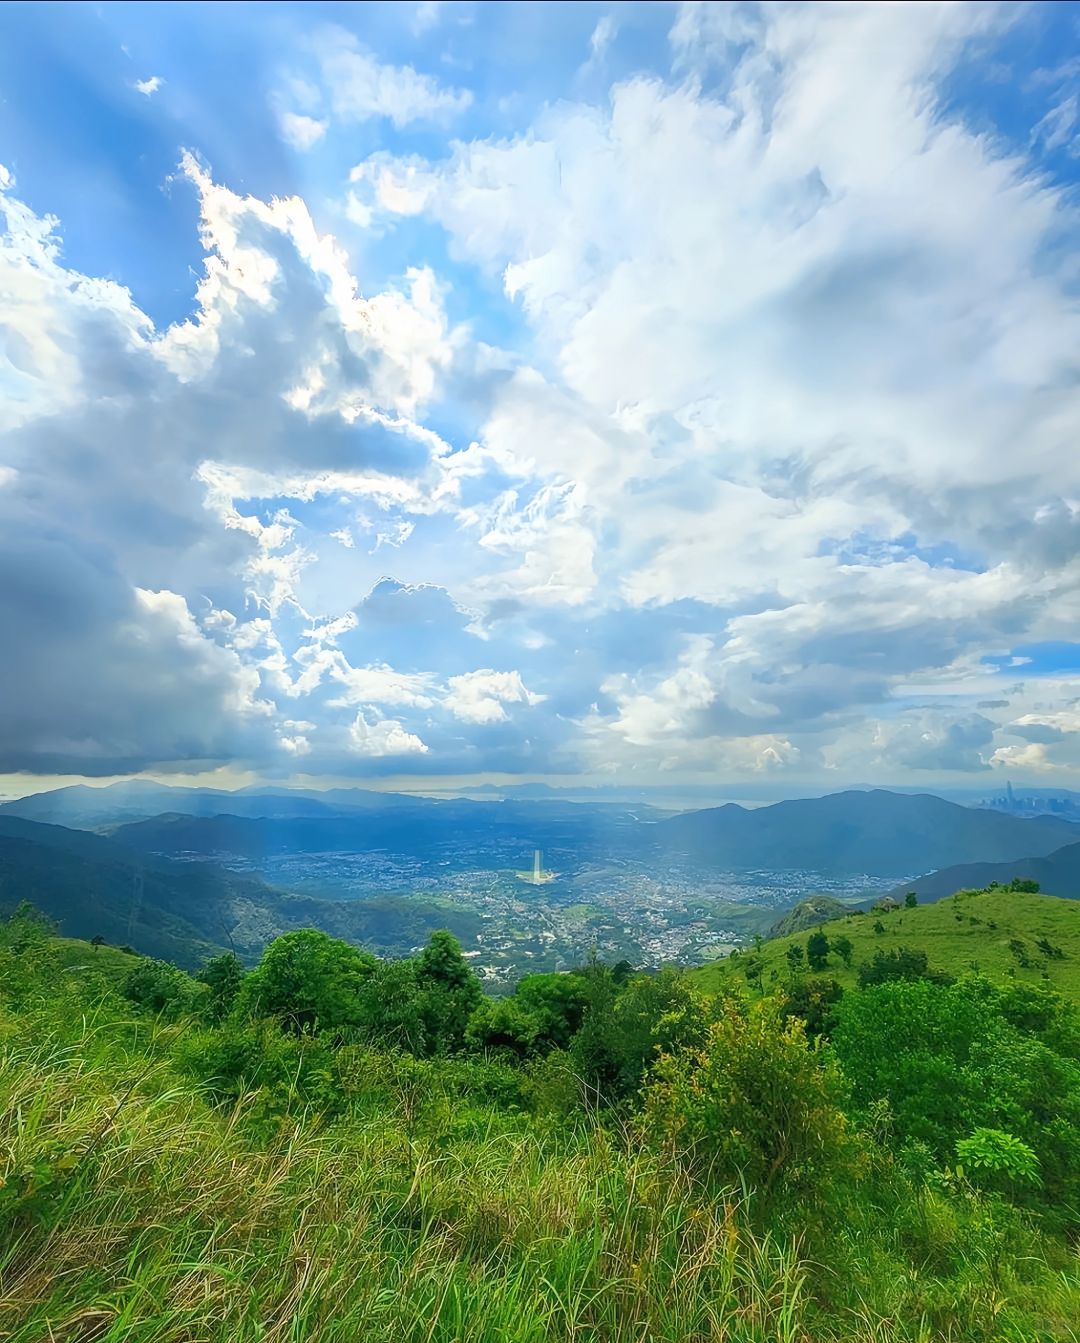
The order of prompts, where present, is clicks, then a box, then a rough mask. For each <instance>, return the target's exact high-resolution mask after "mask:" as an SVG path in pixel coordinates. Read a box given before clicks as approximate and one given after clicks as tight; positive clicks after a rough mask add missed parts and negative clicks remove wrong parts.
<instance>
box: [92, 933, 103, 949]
mask: <svg viewBox="0 0 1080 1343" xmlns="http://www.w3.org/2000/svg"><path fill="white" fill-rule="evenodd" d="M90 945H91V946H92V947H93V948H94V950H95V951H97V950H98V948H99V947H103V946H104V945H105V939H104V938H103V937H102V936H101V934H100V933H95V934H94V936H93V937H92V938H91V939H90Z"/></svg>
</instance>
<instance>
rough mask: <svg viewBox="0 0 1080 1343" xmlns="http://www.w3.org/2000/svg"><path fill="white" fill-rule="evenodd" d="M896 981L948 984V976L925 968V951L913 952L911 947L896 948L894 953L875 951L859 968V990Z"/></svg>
mask: <svg viewBox="0 0 1080 1343" xmlns="http://www.w3.org/2000/svg"><path fill="white" fill-rule="evenodd" d="M896 979H931V980H934V981H935V982H936V983H948V982H950V981H949V976H947V975H944V974H942V973H940V972H938V971H933V970H929V969H928V968H927V956H926V952H925V951H915V950H913V949H912V948H911V947H897V948H896V949H895V950H894V951H876V952H875V953H874V959H873V960H872V961H870V962H869V963H868V964H866V965H860V966H859V987H860V988H868V987H869V986H870V985H872V984H888V983H889V982H891V981H892V980H896Z"/></svg>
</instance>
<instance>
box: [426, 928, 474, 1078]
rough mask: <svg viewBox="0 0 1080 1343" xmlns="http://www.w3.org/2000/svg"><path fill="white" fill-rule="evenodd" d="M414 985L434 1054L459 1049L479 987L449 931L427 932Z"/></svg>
mask: <svg viewBox="0 0 1080 1343" xmlns="http://www.w3.org/2000/svg"><path fill="white" fill-rule="evenodd" d="M416 985H417V989H418V991H419V995H420V1009H421V1015H422V1018H423V1020H424V1023H425V1026H426V1029H427V1036H428V1042H429V1048H431V1049H432V1051H433V1052H435V1053H444V1052H446V1051H448V1050H453V1049H460V1048H461V1047H462V1046H463V1045H464V1043H465V1029H466V1027H467V1026H468V1024H469V1018H470V1017H471V1016H472V1014H473V1012H474V1011H475V1010H476V1008H477V1006H478V1005H479V1003H480V999H481V998H482V997H483V990H482V989H481V987H480V980H479V979H478V978H477V975H476V972H475V971H474V970H473V968H472V967H471V966H470V965H469V963H468V961H466V959H465V957H464V956H463V955H462V954H461V943H460V942H459V941H458V940H457V938H456V937H455V936H454V935H453V933H449V932H446V931H445V930H442V931H439V932H435V933H432V934H431V937H430V939H429V941H428V944H427V946H426V947H425V948H424V950H423V951H422V952H421V953H420V955H419V956H418V957H417V958H416Z"/></svg>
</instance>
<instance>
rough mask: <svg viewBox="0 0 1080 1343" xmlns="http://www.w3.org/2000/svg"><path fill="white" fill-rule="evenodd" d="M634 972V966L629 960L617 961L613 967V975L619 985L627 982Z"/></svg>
mask: <svg viewBox="0 0 1080 1343" xmlns="http://www.w3.org/2000/svg"><path fill="white" fill-rule="evenodd" d="M633 973H634V967H633V966H632V965H631V964H630V962H629V961H616V962H615V964H614V965H613V966H612V967H611V977H612V979H613V980H614V981H615V983H616V984H617V985H619V986H621V985H623V984H625V983H626V981H627V980H628V979H629V978H630V976H631V975H632V974H633Z"/></svg>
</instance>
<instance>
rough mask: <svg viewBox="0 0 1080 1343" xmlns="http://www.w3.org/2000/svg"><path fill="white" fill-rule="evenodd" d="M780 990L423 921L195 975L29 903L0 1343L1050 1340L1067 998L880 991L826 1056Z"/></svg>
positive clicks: (20, 934)
mask: <svg viewBox="0 0 1080 1343" xmlns="http://www.w3.org/2000/svg"><path fill="white" fill-rule="evenodd" d="M992 898H993V899H1000V898H1001V897H1000V896H998V895H995V896H994V897H992ZM968 903H969V904H970V905H971V907H972V908H976V907H982V906H978V905H977V901H974V900H973V901H969V902H968ZM963 904H964V902H963V901H961V902H958V906H962V905H963ZM1058 905H1059V902H1057V901H1052V900H1047V898H1046V897H1042V898H1039V897H1032V898H1030V899H1029V900H1028V902H1027V908H1028V909H1029V911H1035V910H1038V911H1040V913H1039V918H1040V919H1042V920H1043V922H1042V923H1040V924H1039V927H1040V928H1045V929H1046V931H1048V932H1050V933H1053V934H1054V935H1055V936H1056V937H1057V939H1058V940H1060V941H1064V937H1063V935H1062V933H1060V932H1059V931H1058V929H1057V925H1056V924H1055V923H1053V921H1052V920H1051V918H1050V914H1049V913H1048V912H1046V911H1056V910H1057V908H1058ZM1074 908H1075V907H1074ZM928 912H929V911H928ZM965 917H967V915H966V914H965ZM976 917H981V916H980V915H976ZM902 920H903V922H904V923H905V924H907V923H909V922H914V919H913V918H911V917H909V915H908V914H906V913H905V914H904V915H903V916H902ZM839 922H841V923H844V924H847V923H850V922H853V920H841V921H839ZM831 926H832V925H830V927H831ZM975 926H976V927H977V926H978V925H975ZM1031 927H1032V928H1033V929H1034V928H1035V921H1032V922H1031ZM781 945H782V944H779V943H778V944H777V947H780V946H781ZM775 949H776V948H773V950H775ZM1068 954H1069V955H1070V956H1071V955H1072V954H1073V951H1072V949H1071V944H1070V951H1069V952H1068ZM779 1009H780V1002H779V1000H777V999H773V998H770V997H769V996H765V997H761V996H759V995H757V994H756V993H753V994H745V995H723V996H720V995H702V994H697V993H695V992H693V990H692V989H691V988H690V987H689V986H688V980H687V976H685V975H683V974H680V973H677V972H673V971H667V972H663V973H660V974H656V975H634V974H633V973H632V972H627V971H626V969H625V967H621V966H613V967H609V966H606V965H604V964H603V963H602V962H599V961H596V960H593V961H590V962H589V963H588V964H587V965H585V966H583V967H581V968H580V969H579V970H577V971H573V972H570V973H566V974H540V975H532V976H528V977H526V978H525V979H524V980H523V981H521V983H519V984H518V985H517V986H516V987H515V990H514V992H513V994H511V995H510V996H509V997H508V998H505V999H500V1000H494V999H490V998H485V996H484V995H483V993H482V990H481V986H480V984H479V982H478V980H477V979H476V976H475V975H474V974H473V972H472V971H471V970H470V968H469V966H468V963H467V962H466V961H465V959H464V957H463V956H462V953H461V949H460V947H459V945H458V944H457V943H456V942H455V940H454V939H453V938H452V937H451V936H449V934H446V933H437V934H435V935H434V936H433V937H432V939H431V940H430V942H429V943H428V945H427V946H426V947H425V948H424V949H423V951H422V952H421V953H420V954H418V955H417V956H415V957H412V958H409V959H406V960H395V961H378V960H377V959H376V958H375V957H373V956H370V955H368V954H366V953H364V952H361V951H359V950H358V949H357V948H356V947H353V946H350V945H348V944H346V943H344V942H339V941H336V940H335V939H334V938H331V937H328V936H327V935H326V934H325V933H321V932H316V931H311V930H309V931H301V932H291V933H289V934H287V935H285V936H283V937H280V938H278V939H276V941H274V942H272V943H271V944H270V945H269V946H268V947H267V949H266V951H265V952H264V953H263V956H262V958H261V960H260V962H259V964H258V966H257V967H256V968H255V969H252V970H245V969H244V967H243V966H242V965H241V963H240V962H239V961H238V960H236V959H235V958H234V957H230V956H221V957H218V958H216V960H215V961H213V962H212V963H211V964H209V965H207V966H206V967H204V969H203V971H202V973H201V975H200V978H199V980H198V981H196V980H194V979H192V978H191V977H189V976H188V975H187V974H185V973H184V972H183V971H181V970H179V969H177V968H176V967H175V966H170V965H168V964H166V963H163V962H154V961H148V960H146V959H143V958H139V957H133V956H131V955H130V954H129V953H127V952H124V951H122V950H119V949H117V948H114V947H108V946H97V947H95V946H93V945H91V944H90V943H88V942H81V941H76V940H73V939H60V938H55V937H52V936H50V934H49V923H48V921H47V919H45V918H43V917H42V916H41V915H40V914H38V913H36V912H35V911H33V910H32V909H30V908H28V907H27V906H22V907H21V908H20V909H19V911H18V912H17V914H16V915H15V917H14V918H12V919H10V920H7V921H3V920H0V1280H2V1287H3V1291H2V1293H0V1338H3V1339H4V1340H5V1343H41V1341H42V1340H44V1339H55V1340H58V1343H59V1341H62V1343H151V1341H152V1343H192V1341H193V1340H201V1341H202V1343H259V1341H260V1340H262V1341H263V1343H269V1341H270V1340H281V1343H286V1340H291V1343H354V1340H357V1339H363V1340H365V1343H367V1340H371V1343H642V1340H645V1339H647V1340H649V1343H779V1341H780V1340H783V1343H808V1340H811V1339H812V1340H813V1341H814V1343H885V1340H889V1343H942V1341H945V1340H949V1341H951V1343H1005V1341H1006V1340H1007V1341H1009V1343H1043V1341H1044V1340H1045V1343H1076V1339H1077V1335H1076V1332H1075V1327H1074V1326H1075V1321H1076V1319H1077V1318H1080V1260H1078V1258H1077V1254H1076V1245H1075V1235H1076V1230H1077V1224H1078V1222H1077V1208H1078V1207H1080V1124H1078V1118H1080V1014H1078V1013H1077V1011H1076V1009H1075V1008H1074V1007H1073V1005H1072V1004H1071V1003H1068V1002H1066V1001H1064V1000H1062V999H1061V998H1059V997H1057V996H1055V995H1053V994H1050V993H1041V994H1030V993H1028V992H1027V990H1026V989H1020V988H1017V987H1015V986H1013V987H1008V986H1007V985H1006V986H1004V987H995V986H994V985H993V984H991V983H990V981H989V980H985V979H973V978H969V979H968V980H966V981H963V982H961V983H958V984H954V985H941V984H938V983H936V982H934V981H932V980H928V979H925V978H924V979H923V980H921V981H919V982H906V983H899V984H898V983H890V984H884V985H880V986H878V987H877V988H876V989H871V990H864V991H855V992H852V993H849V994H846V995H845V997H844V1001H843V1002H842V1003H841V1004H840V1006H839V1009H838V1013H837V1021H836V1027H835V1031H834V1034H833V1037H832V1040H831V1042H830V1045H829V1047H828V1048H826V1049H821V1048H818V1047H817V1046H816V1045H815V1046H810V1047H808V1040H807V1037H806V1035H805V1033H804V1031H803V1029H802V1026H801V1023H799V1022H797V1021H785V1019H784V1018H783V1016H782V1015H781V1013H780V1010H779ZM931 1019H933V1020H935V1021H936V1022H937V1026H938V1028H937V1029H936V1030H933V1031H930V1030H927V1029H926V1026H927V1023H928V1022H930V1021H931ZM912 1046H914V1047H912ZM905 1050H907V1053H906V1054H905ZM1033 1076H1035V1077H1037V1078H1038V1079H1039V1080H1038V1086H1037V1089H1036V1090H1035V1091H1033V1090H1032V1088H1031V1086H1030V1079H1031V1078H1032V1077H1033ZM943 1077H947V1078H948V1079H949V1081H950V1085H948V1086H946V1087H943V1086H941V1085H940V1082H941V1079H942V1078H943ZM884 1116H888V1117H889V1122H888V1124H885V1123H884V1122H883V1117H884ZM961 1161H962V1162H963V1165H964V1169H963V1170H962V1169H961V1167H960V1162H961Z"/></svg>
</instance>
